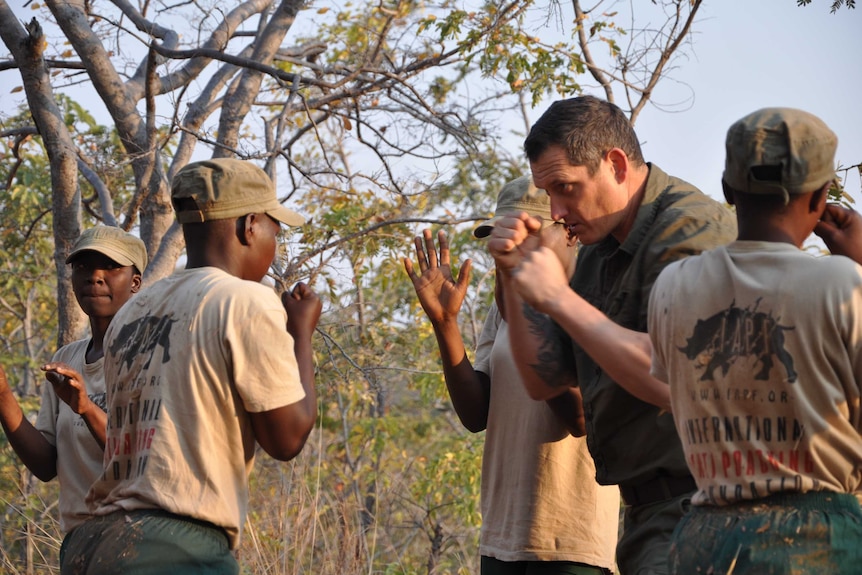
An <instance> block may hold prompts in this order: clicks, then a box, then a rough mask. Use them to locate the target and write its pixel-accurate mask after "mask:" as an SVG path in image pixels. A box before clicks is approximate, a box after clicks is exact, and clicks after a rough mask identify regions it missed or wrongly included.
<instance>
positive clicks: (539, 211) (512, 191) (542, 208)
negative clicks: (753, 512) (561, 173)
mask: <svg viewBox="0 0 862 575" xmlns="http://www.w3.org/2000/svg"><path fill="white" fill-rule="evenodd" d="M521 212H527V213H528V214H530V215H531V216H534V217H537V218H541V220H542V228H546V227H548V226H550V225H551V224H553V223H554V220H553V219H552V218H551V200H550V198H549V197H548V194H546V193H545V191H544V190H540V189H538V188H537V187H536V186H534V185H533V179H532V178H531V177H530V176H521V177H520V178H517V179H514V180H512V181H511V182H508V183H507V184H506V185H504V186H503V189H501V190H500V194H499V195H498V196H497V209H495V210H494V217H493V218H491V219H489V220H485V221H484V222H482V223H481V224H479V227H477V228H476V229H475V230H473V236H474V237H477V238H486V237H488V236H489V235H491V231H492V230H493V229H494V226H495V225H496V224H497V222H499V221H500V219H501V218H504V217H506V216H514V215H517V214H519V213H521Z"/></svg>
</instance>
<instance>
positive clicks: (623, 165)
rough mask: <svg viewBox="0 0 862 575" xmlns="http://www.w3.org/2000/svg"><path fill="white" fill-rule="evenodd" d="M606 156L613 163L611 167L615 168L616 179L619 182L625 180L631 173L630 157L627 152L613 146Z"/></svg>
mask: <svg viewBox="0 0 862 575" xmlns="http://www.w3.org/2000/svg"><path fill="white" fill-rule="evenodd" d="M605 157H607V159H608V161H609V162H610V163H611V167H612V168H613V170H614V179H615V180H616V181H617V183H618V184H622V183H623V182H625V181H626V178H627V177H628V174H629V157H628V156H627V155H626V153H625V152H624V151H623V150H622V149H620V148H611V149H610V151H609V152H608V153H607V154H606V156H605Z"/></svg>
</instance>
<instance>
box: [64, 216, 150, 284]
mask: <svg viewBox="0 0 862 575" xmlns="http://www.w3.org/2000/svg"><path fill="white" fill-rule="evenodd" d="M85 251H92V252H99V253H100V254H102V255H105V256H108V257H109V258H111V259H112V260H114V261H115V262H117V263H118V264H120V265H121V266H135V267H136V268H138V271H139V272H141V273H144V270H145V269H146V267H147V263H148V261H149V259H148V258H147V247H146V246H145V245H144V242H142V241H141V240H140V238H137V237H135V236H133V235H132V234H130V233H128V232H124V231H123V230H121V229H120V228H115V227H113V226H96V227H94V228H90V229H87V230H84V232H83V233H82V234H81V237H79V238H78V241H76V242H75V245H74V246H72V251H71V253H69V256H68V257H67V258H66V263H67V264H70V263H72V261H73V260H74V259H75V257H76V256H77V255H78V254H80V253H81V252H85Z"/></svg>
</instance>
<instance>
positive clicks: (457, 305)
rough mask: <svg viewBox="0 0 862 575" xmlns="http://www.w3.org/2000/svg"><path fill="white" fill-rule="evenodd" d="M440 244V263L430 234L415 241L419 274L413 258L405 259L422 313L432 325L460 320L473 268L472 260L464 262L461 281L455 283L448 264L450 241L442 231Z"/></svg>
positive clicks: (438, 236)
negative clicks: (423, 312) (459, 315)
mask: <svg viewBox="0 0 862 575" xmlns="http://www.w3.org/2000/svg"><path fill="white" fill-rule="evenodd" d="M437 241H438V243H439V244H440V256H439V259H438V256H437V248H436V246H435V245H434V239H433V237H432V235H431V230H423V231H422V237H419V236H417V237H416V238H415V239H414V243H415V245H416V259H417V260H418V261H419V274H417V273H416V271H415V270H414V268H413V262H412V261H411V260H410V258H404V269H405V270H407V275H408V276H410V281H412V282H413V288H414V289H415V290H416V295H418V296H419V303H420V304H422V309H423V310H425V313H426V314H427V315H428V318H429V319H430V320H431V322H432V323H436V322H443V321H447V320H452V319H454V318H456V317H457V316H458V312H459V311H460V310H461V305H462V304H463V303H464V297H465V295H466V293H467V285H468V283H469V281H470V269H471V268H472V266H473V262H472V260H467V261H465V262H464V264H463V265H462V266H461V271H460V272H459V273H458V280H457V281H456V280H454V279H453V278H452V267H451V265H450V260H449V240H448V239H447V238H446V234H445V232H443V230H440V231H439V232H437Z"/></svg>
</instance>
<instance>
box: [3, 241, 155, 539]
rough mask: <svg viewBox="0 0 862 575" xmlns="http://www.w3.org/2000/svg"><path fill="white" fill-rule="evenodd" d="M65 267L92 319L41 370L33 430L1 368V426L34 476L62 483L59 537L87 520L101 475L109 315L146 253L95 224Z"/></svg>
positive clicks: (136, 277)
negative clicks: (86, 333) (85, 333)
mask: <svg viewBox="0 0 862 575" xmlns="http://www.w3.org/2000/svg"><path fill="white" fill-rule="evenodd" d="M66 263H68V264H71V266H72V290H73V292H74V293H75V298H76V299H77V300H78V304H79V305H80V306H81V309H82V310H83V311H84V313H86V314H87V316H88V317H89V320H90V337H87V338H84V339H81V340H78V341H75V342H72V343H70V344H68V345H65V346H63V347H61V348H60V349H59V350H57V352H56V353H55V354H54V357H53V358H52V360H51V362H50V363H48V364H45V365H44V366H42V369H43V370H44V371H45V377H46V378H47V379H48V381H50V382H51V383H52V386H47V385H45V386H42V402H41V407H40V409H39V415H38V417H37V419H36V425H35V426H34V425H33V424H31V423H30V421H29V420H28V419H27V418H26V417H24V413H23V412H22V411H21V408H20V406H19V405H18V402H17V401H16V399H15V396H14V395H13V393H12V390H11V389H10V387H9V384H8V382H7V381H6V374H5V372H4V371H3V370H2V368H0V423H2V425H3V430H4V431H5V432H6V437H8V439H9V443H10V444H11V445H12V447H13V448H14V449H15V452H16V453H17V454H18V456H19V457H20V458H21V461H23V462H24V464H25V465H26V466H27V468H28V469H30V471H31V472H32V473H33V474H34V475H36V477H38V478H39V479H41V480H42V481H50V480H51V479H53V478H54V477H57V478H58V479H59V482H60V502H59V511H60V529H61V530H62V531H63V532H64V533H68V532H69V531H71V530H72V529H73V528H75V527H77V526H78V525H79V524H80V523H81V522H82V521H84V519H86V518H87V517H88V516H89V512H88V511H87V504H86V502H85V497H86V495H87V490H88V489H89V488H90V484H91V483H92V482H93V481H94V480H95V478H96V477H97V476H98V475H99V474H101V472H102V456H103V445H104V441H105V421H106V416H105V412H104V405H105V377H104V372H103V369H102V365H103V355H104V353H103V348H102V340H103V337H104V335H105V331H106V330H107V329H108V325H109V324H110V322H111V320H112V319H113V317H114V314H116V313H117V310H119V309H120V307H121V306H122V305H123V304H124V303H126V301H127V300H128V299H129V298H130V297H131V296H132V294H134V293H136V292H137V291H138V289H140V286H141V274H142V272H143V271H144V268H146V267H147V250H146V247H145V246H144V243H143V242H142V241H141V240H140V239H138V238H136V237H135V236H133V235H132V234H129V233H126V232H124V231H123V230H121V229H119V228H114V227H108V226H97V227H95V228H91V229H88V230H86V231H84V233H83V234H81V237H80V238H79V239H78V241H77V242H76V243H75V245H74V246H73V248H72V252H71V254H70V255H69V257H68V258H67V259H66ZM85 381H86V384H85ZM58 397H59V399H62V401H59V400H58Z"/></svg>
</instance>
